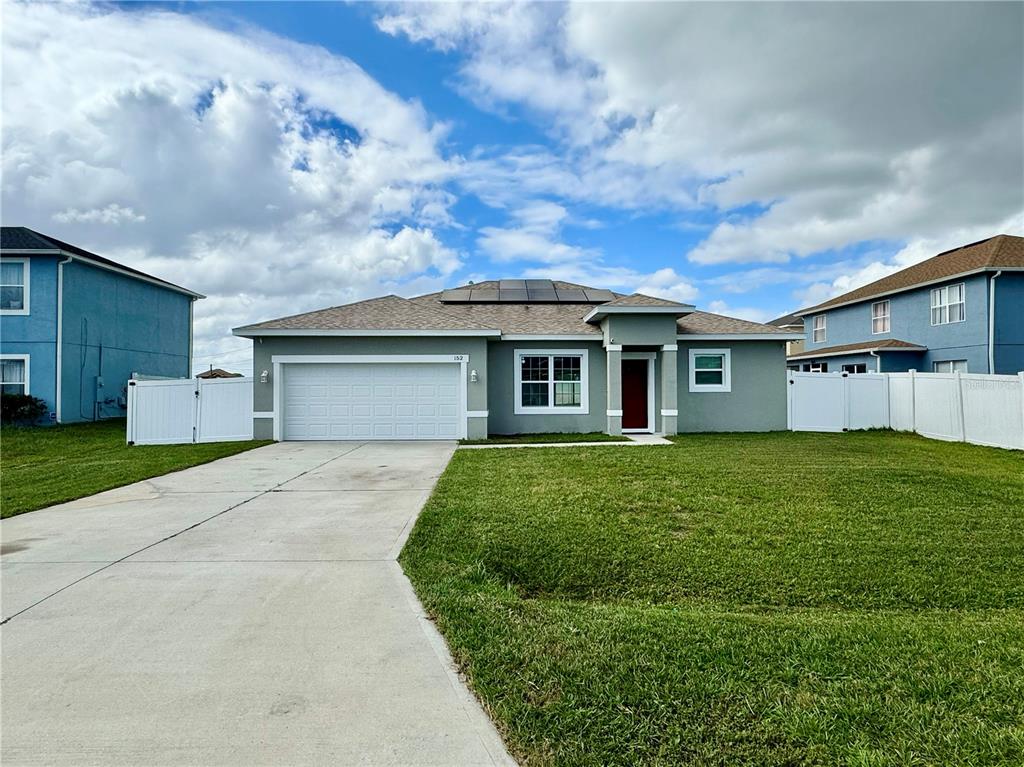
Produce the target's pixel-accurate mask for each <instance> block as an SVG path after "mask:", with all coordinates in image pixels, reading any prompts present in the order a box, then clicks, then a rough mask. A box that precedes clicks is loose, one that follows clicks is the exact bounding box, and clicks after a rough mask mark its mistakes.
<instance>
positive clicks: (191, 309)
mask: <svg viewBox="0 0 1024 767" xmlns="http://www.w3.org/2000/svg"><path fill="white" fill-rule="evenodd" d="M195 306H196V300H195V298H190V299H189V300H188V374H187V375H186V376H185V378H191V377H192V315H193V312H194V310H195ZM210 368H211V369H212V368H213V365H210Z"/></svg>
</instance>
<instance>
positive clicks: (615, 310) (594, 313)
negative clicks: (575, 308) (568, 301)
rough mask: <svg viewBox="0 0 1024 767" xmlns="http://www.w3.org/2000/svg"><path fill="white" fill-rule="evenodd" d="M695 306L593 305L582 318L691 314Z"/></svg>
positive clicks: (597, 318) (585, 320)
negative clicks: (616, 315)
mask: <svg viewBox="0 0 1024 767" xmlns="http://www.w3.org/2000/svg"><path fill="white" fill-rule="evenodd" d="M696 308H697V307H695V306H693V305H692V304H679V305H678V306H629V305H625V304H623V305H618V306H595V307H594V308H593V309H592V310H591V311H590V313H589V314H588V315H587V316H586V317H584V318H583V321H584V322H590V321H591V320H599V319H601V318H602V317H604V316H606V315H609V314H674V315H676V316H677V317H680V316H682V315H684V314H692V313H693V312H694V311H695V310H696Z"/></svg>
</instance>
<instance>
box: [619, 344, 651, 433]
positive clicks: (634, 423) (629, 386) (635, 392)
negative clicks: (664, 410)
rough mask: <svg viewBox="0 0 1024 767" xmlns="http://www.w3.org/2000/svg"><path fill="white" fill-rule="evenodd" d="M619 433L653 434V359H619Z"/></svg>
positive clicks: (646, 356) (636, 355)
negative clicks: (620, 429) (620, 377)
mask: <svg viewBox="0 0 1024 767" xmlns="http://www.w3.org/2000/svg"><path fill="white" fill-rule="evenodd" d="M622 431H623V432H626V433H628V432H653V431H654V355H653V354H649V353H630V352H626V353H625V354H623V355H622Z"/></svg>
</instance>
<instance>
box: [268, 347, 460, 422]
mask: <svg viewBox="0 0 1024 767" xmlns="http://www.w3.org/2000/svg"><path fill="white" fill-rule="evenodd" d="M459 374H460V367H459V365H457V364H450V363H327V364H291V365H285V367H284V392H283V394H284V396H283V400H284V402H283V405H284V422H283V427H284V428H283V436H284V439H296V440H298V439H457V438H458V437H460V436H461V435H462V429H461V426H462V418H461V406H460V392H459V388H460V387H459Z"/></svg>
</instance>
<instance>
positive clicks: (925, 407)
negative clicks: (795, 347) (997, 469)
mask: <svg viewBox="0 0 1024 767" xmlns="http://www.w3.org/2000/svg"><path fill="white" fill-rule="evenodd" d="M787 388H788V395H789V396H788V411H787V415H788V420H789V428H790V430H792V431H852V430H854V429H895V430H896V431H913V432H917V433H918V434H920V435H922V436H924V437H930V438H932V439H944V440H950V441H955V442H971V443H974V444H976V445H989V446H991V447H1004V448H1010V449H1016V450H1024V373H1019V374H1018V375H1015V376H1013V375H987V374H975V373H918V372H917V371H914V370H911V371H910V372H909V373H854V374H849V373H798V372H796V371H789V374H788V386H787Z"/></svg>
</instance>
